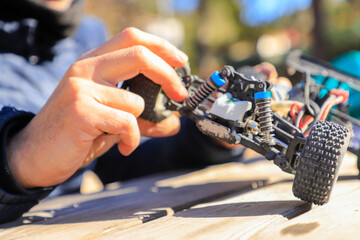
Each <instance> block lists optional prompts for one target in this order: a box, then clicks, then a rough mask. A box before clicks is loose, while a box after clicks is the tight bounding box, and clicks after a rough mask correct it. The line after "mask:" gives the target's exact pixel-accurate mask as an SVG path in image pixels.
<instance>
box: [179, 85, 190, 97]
mask: <svg viewBox="0 0 360 240" xmlns="http://www.w3.org/2000/svg"><path fill="white" fill-rule="evenodd" d="M180 95H181V96H182V97H187V95H188V91H187V90H186V88H185V87H181V88H180Z"/></svg>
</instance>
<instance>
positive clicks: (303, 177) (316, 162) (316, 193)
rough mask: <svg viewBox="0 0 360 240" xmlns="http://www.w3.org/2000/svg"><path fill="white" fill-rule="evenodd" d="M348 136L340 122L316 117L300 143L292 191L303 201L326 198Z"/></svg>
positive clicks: (347, 141) (345, 147) (335, 177)
mask: <svg viewBox="0 0 360 240" xmlns="http://www.w3.org/2000/svg"><path fill="white" fill-rule="evenodd" d="M349 140H350V133H349V130H348V129H347V128H345V127H343V126H341V125H339V124H336V123H331V122H326V121H325V122H322V121H318V122H316V123H315V124H314V126H313V128H312V130H311V132H310V134H309V137H308V138H307V141H306V143H305V145H304V147H303V151H302V153H301V155H300V160H299V161H298V166H297V169H296V174H295V179H294V184H293V193H294V195H295V196H296V197H298V198H300V199H301V200H303V201H306V202H311V203H314V204H318V205H322V204H324V203H327V202H328V201H329V197H330V194H331V191H332V189H333V186H334V184H335V182H336V180H337V177H338V171H339V167H340V164H341V162H342V159H343V158H344V154H345V152H346V150H347V147H348V144H349Z"/></svg>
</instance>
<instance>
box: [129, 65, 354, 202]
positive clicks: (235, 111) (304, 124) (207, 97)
mask: <svg viewBox="0 0 360 240" xmlns="http://www.w3.org/2000/svg"><path fill="white" fill-rule="evenodd" d="M178 74H179V76H181V77H182V80H183V84H184V86H185V87H186V88H187V89H188V92H189V94H188V97H187V98H186V100H185V101H183V102H175V101H173V100H170V99H169V98H167V97H166V95H165V94H164V93H163V92H162V89H161V88H160V86H159V85H157V84H155V83H153V82H152V81H150V80H149V79H147V78H146V77H145V76H144V75H138V76H136V77H135V78H133V79H131V80H130V81H126V82H125V83H124V85H123V88H125V89H129V90H130V91H132V92H135V93H137V94H139V95H141V96H143V98H144V100H145V110H144V112H143V114H142V115H141V117H142V118H144V119H147V120H149V121H152V122H159V121H161V120H163V119H164V118H166V117H167V116H169V115H170V114H171V113H172V111H178V112H179V113H180V114H181V115H182V116H187V117H189V118H190V119H192V120H193V121H195V122H196V125H197V127H198V129H199V130H200V131H201V132H203V133H204V134H206V135H209V136H211V137H214V138H216V139H219V140H221V141H224V142H226V143H229V144H241V145H243V146H245V147H247V148H250V149H252V150H254V151H256V152H258V153H259V154H261V155H263V156H264V157H265V158H266V159H268V160H273V161H274V163H275V164H276V165H277V166H279V167H280V168H281V169H282V170H283V171H285V172H288V173H291V174H295V178H294V182H293V193H294V195H295V196H296V197H298V198H300V199H302V200H303V201H307V202H311V203H315V204H319V205H321V204H324V203H326V202H327V201H328V200H329V197H330V193H331V191H332V188H333V185H334V184H335V182H336V180H337V176H338V170H339V166H340V164H341V161H342V159H343V157H344V154H345V152H346V150H347V147H348V144H349V140H350V132H349V130H348V129H347V128H346V127H344V126H342V125H340V124H337V123H333V122H328V121H324V119H325V118H326V116H327V114H328V112H329V111H330V109H329V108H331V106H333V105H334V104H337V103H340V102H343V103H345V102H346V100H347V96H348V95H347V94H346V92H345V91H343V92H341V91H340V92H336V91H334V92H333V94H334V96H335V99H336V101H333V100H331V103H327V102H326V103H324V105H321V106H319V108H320V110H319V109H316V110H314V109H313V106H312V104H311V101H310V99H309V98H305V102H304V103H303V104H302V105H300V104H298V103H296V104H295V105H291V107H290V110H289V112H288V113H287V114H280V113H278V112H275V111H273V110H272V105H273V104H274V103H276V101H273V100H272V97H271V88H272V84H271V83H270V82H269V81H267V80H266V79H265V80H264V79H261V78H259V77H257V76H256V74H249V73H243V72H242V71H241V69H240V70H238V71H235V69H234V68H233V67H231V66H225V67H224V68H223V69H222V71H221V72H218V71H216V72H214V73H213V74H212V75H211V77H209V78H208V79H207V80H202V79H200V78H199V77H197V76H196V75H191V74H190V70H189V68H181V69H178ZM305 89H307V87H305ZM331 99H333V98H331ZM329 101H330V100H329ZM209 103H212V104H209ZM210 105H211V106H210ZM312 111H316V113H318V115H316V116H315V115H314V117H312V118H309V117H306V119H304V116H307V114H308V112H310V113H314V114H315V112H312Z"/></svg>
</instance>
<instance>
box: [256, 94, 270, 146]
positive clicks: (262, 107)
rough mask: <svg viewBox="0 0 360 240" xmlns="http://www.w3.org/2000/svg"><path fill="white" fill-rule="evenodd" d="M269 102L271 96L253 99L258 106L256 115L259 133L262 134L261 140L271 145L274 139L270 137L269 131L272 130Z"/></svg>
mask: <svg viewBox="0 0 360 240" xmlns="http://www.w3.org/2000/svg"><path fill="white" fill-rule="evenodd" d="M270 102H271V98H261V99H257V100H256V101H255V103H256V106H257V108H258V112H257V115H258V119H259V129H260V134H261V135H262V136H263V141H265V142H266V143H268V144H270V145H273V144H274V140H273V138H272V136H273V135H272V134H271V132H273V131H274V129H273V124H272V121H273V118H272V116H273V114H272V111H271V109H270Z"/></svg>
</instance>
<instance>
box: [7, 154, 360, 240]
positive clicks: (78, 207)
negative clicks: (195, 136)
mask: <svg viewBox="0 0 360 240" xmlns="http://www.w3.org/2000/svg"><path fill="white" fill-rule="evenodd" d="M292 178H293V176H292V175H289V174H286V173H283V172H282V171H281V170H280V169H278V167H276V166H275V165H274V164H273V163H271V162H268V161H259V162H255V163H251V164H239V163H231V164H225V165H218V166H211V167H208V168H206V169H203V170H200V171H195V172H188V173H184V172H172V173H166V174H161V175H154V176H149V177H145V178H141V179H136V180H132V181H128V182H123V183H122V184H118V185H114V184H113V185H112V186H108V188H107V189H105V190H104V191H101V192H98V193H93V194H86V195H84V194H83V195H81V194H75V195H67V196H62V197H58V198H53V199H48V200H44V201H42V202H41V203H40V204H38V205H37V206H35V207H33V208H32V209H31V210H30V211H29V212H28V213H26V214H24V216H23V217H22V218H21V219H19V220H17V221H15V222H11V223H8V224H3V225H0V239H87V240H90V239H134V240H135V239H207V240H208V239H297V238H298V239H359V238H360V180H359V178H358V171H357V168H356V166H355V158H354V156H352V155H350V154H348V155H347V156H346V158H345V159H344V162H343V164H342V167H341V172H340V177H339V181H338V183H337V184H336V185H335V188H334V191H333V193H332V197H331V200H330V202H329V203H328V204H326V205H324V206H312V205H311V204H308V203H305V202H302V201H300V200H298V199H297V198H295V197H294V196H293V194H292V191H291V188H292Z"/></svg>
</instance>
